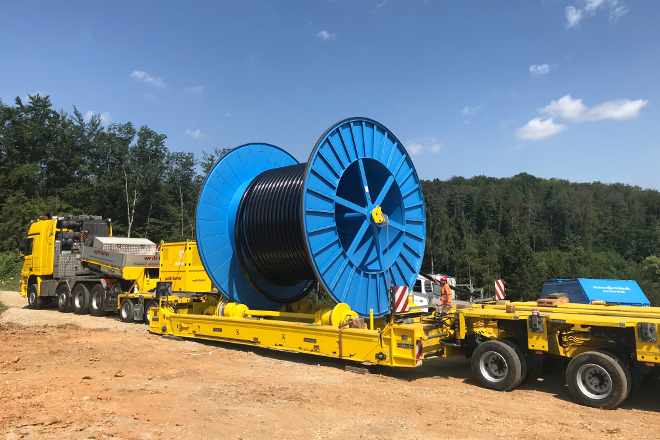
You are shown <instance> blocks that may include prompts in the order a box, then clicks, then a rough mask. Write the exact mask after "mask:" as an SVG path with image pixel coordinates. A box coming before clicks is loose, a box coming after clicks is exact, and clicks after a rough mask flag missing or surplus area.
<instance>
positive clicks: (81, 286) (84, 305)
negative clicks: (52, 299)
mask: <svg viewBox="0 0 660 440" xmlns="http://www.w3.org/2000/svg"><path fill="white" fill-rule="evenodd" d="M71 294H72V295H73V313H75V314H76V315H84V314H85V313H89V288H88V287H87V284H85V283H78V284H76V285H75V286H74V287H73V292H71Z"/></svg>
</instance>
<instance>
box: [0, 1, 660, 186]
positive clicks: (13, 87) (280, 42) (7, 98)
mask: <svg viewBox="0 0 660 440" xmlns="http://www.w3.org/2000/svg"><path fill="white" fill-rule="evenodd" d="M659 21H660V2H656V1H646V2H642V1H632V0H625V1H624V0H567V1H563V0H544V1H536V0H521V1H502V2H499V1H431V0H429V1H413V0H410V1H394V0H385V1H383V0H374V1H367V0H364V1H348V0H335V1H309V2H302V1H272V2H266V1H263V2H262V1H241V2H238V1H231V2H230V1H227V2H192V1H188V2H185V3H184V2H166V1H153V2H147V1H141V2H120V1H115V2H41V3H38V2H9V1H4V2H2V14H0V99H2V101H3V102H5V103H13V100H14V98H15V97H16V96H21V97H24V96H26V95H27V94H28V93H29V94H34V93H36V92H40V93H41V94H48V95H50V96H51V99H52V101H53V103H54V106H55V107H56V108H58V109H59V108H63V109H64V110H66V111H72V105H76V106H77V107H78V109H79V110H80V111H81V112H83V113H87V112H93V113H98V114H102V115H104V118H105V121H106V122H108V121H109V122H127V121H131V122H133V123H134V124H135V125H137V126H140V125H145V124H146V125H148V126H149V127H151V128H152V129H154V130H156V131H158V132H160V133H164V134H166V135H167V136H168V140H167V146H168V148H169V149H170V150H172V151H192V152H194V153H196V154H197V155H198V156H199V157H201V152H202V151H203V150H204V151H211V150H212V149H213V147H220V148H232V147H235V146H238V145H241V144H244V143H248V142H267V143H271V144H275V145H278V146H280V147H282V148H284V149H286V150H288V151H290V152H291V153H292V154H293V155H294V156H295V157H297V158H298V160H300V161H301V162H302V161H306V160H307V158H308V156H309V154H310V152H311V150H312V148H313V146H314V144H315V143H316V141H317V139H318V138H319V137H320V136H321V135H322V134H323V132H324V131H325V130H326V129H327V128H328V127H329V126H331V125H332V124H334V123H335V122H336V121H338V120H340V119H344V118H347V117H351V116H366V117H370V118H373V119H376V120H378V121H379V122H381V123H383V124H384V125H386V126H387V127H388V128H389V129H390V130H392V131H393V132H394V133H395V134H396V135H397V136H398V137H399V139H400V140H401V141H402V142H403V143H404V145H405V146H406V147H407V148H408V150H409V152H410V153H411V154H412V155H413V159H414V161H415V166H416V167H417V171H418V173H419V175H420V177H422V178H425V179H433V178H439V179H447V178H449V177H451V176H453V175H458V176H465V177H470V176H474V175H480V174H483V175H487V176H494V177H507V176H512V175H515V174H517V173H520V172H527V173H530V174H534V175H536V176H540V177H546V178H551V177H556V178H562V179H569V180H571V181H579V182H588V181H594V180H599V181H602V182H624V183H628V184H633V185H639V186H642V187H644V188H655V189H660V179H659V178H658V174H659V171H660V166H659V165H660V130H659V129H658V127H660V111H659V108H660V107H659V103H660V87H659V84H660V80H659V78H660V26H658V22H659Z"/></svg>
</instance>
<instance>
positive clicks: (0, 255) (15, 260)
mask: <svg viewBox="0 0 660 440" xmlns="http://www.w3.org/2000/svg"><path fill="white" fill-rule="evenodd" d="M22 266H23V258H22V257H21V256H20V254H19V253H18V252H16V251H6V252H0V290H18V284H19V283H20V281H21V267H22Z"/></svg>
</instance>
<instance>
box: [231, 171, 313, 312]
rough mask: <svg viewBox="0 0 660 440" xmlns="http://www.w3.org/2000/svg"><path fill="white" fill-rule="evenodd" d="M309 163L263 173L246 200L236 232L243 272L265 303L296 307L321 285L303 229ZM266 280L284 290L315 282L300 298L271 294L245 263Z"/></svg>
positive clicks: (250, 186)
mask: <svg viewBox="0 0 660 440" xmlns="http://www.w3.org/2000/svg"><path fill="white" fill-rule="evenodd" d="M306 167H307V164H304V163H302V164H297V165H291V166H286V167H281V168H274V169H271V170H268V171H264V172H263V173H261V174H259V175H258V176H257V177H255V178H254V180H253V181H252V182H251V183H250V184H249V185H248V187H247V189H246V190H245V194H244V195H243V197H242V198H241V202H240V204H239V206H238V214H237V216H236V224H235V228H234V234H235V242H236V247H237V251H238V252H237V256H238V260H239V263H240V265H241V268H242V269H243V273H245V275H246V277H247V279H248V281H249V282H250V284H251V285H252V287H254V289H255V290H256V291H257V292H259V294H261V296H263V297H264V298H266V299H269V300H271V301H274V302H277V303H281V304H284V303H291V302H295V301H298V300H299V299H302V298H304V297H305V296H307V295H308V294H309V292H311V290H312V289H313V288H314V287H315V286H316V285H317V283H316V275H315V274H314V269H313V268H312V263H311V261H310V257H309V254H308V251H307V246H306V242H305V235H304V234H305V233H304V230H303V218H302V206H303V186H304V183H305V172H306ZM246 258H247V260H248V261H249V263H250V265H251V266H252V268H254V270H255V271H256V272H257V273H258V274H259V275H260V276H261V277H263V278H264V279H266V280H268V281H269V282H271V283H273V284H276V285H279V286H293V285H296V284H299V283H301V282H303V281H306V280H310V281H312V282H311V283H310V285H309V286H308V287H307V288H306V289H304V290H303V292H302V293H301V294H300V295H299V296H298V297H296V298H291V299H287V300H282V299H280V298H277V297H276V296H274V295H271V294H269V293H268V292H267V291H265V290H264V289H263V288H262V287H261V286H259V285H258V284H257V283H256V282H255V281H254V280H253V279H252V277H251V276H250V272H249V270H248V269H247V264H246V261H245V259H246Z"/></svg>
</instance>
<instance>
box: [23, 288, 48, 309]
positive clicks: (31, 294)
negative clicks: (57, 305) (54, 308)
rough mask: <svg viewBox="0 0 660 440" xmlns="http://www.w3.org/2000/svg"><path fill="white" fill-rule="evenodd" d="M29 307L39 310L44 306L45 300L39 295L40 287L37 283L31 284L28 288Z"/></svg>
mask: <svg viewBox="0 0 660 440" xmlns="http://www.w3.org/2000/svg"><path fill="white" fill-rule="evenodd" d="M27 298H28V307H30V308H31V309H35V310H39V309H41V308H43V306H44V302H43V301H42V299H41V297H40V296H39V288H38V287H37V285H36V284H30V285H29V286H28V289H27Z"/></svg>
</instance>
